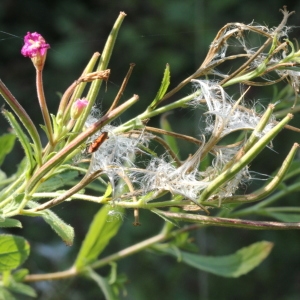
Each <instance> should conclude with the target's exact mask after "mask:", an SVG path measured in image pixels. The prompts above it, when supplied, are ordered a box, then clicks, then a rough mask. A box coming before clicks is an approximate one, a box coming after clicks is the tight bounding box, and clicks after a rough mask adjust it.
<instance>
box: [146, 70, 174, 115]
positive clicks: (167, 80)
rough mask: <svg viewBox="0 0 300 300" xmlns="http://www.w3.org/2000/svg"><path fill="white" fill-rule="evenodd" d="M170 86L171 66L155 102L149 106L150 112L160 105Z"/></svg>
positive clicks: (165, 74) (165, 73) (166, 72)
mask: <svg viewBox="0 0 300 300" xmlns="http://www.w3.org/2000/svg"><path fill="white" fill-rule="evenodd" d="M169 85H170V66H169V64H167V65H166V68H165V72H164V76H163V79H162V82H161V85H160V88H159V90H158V92H157V94H156V96H155V98H154V100H153V101H152V103H151V104H150V105H149V107H148V109H149V110H153V109H154V108H155V107H156V106H157V105H158V103H159V101H160V100H161V99H162V98H163V96H164V95H165V94H166V92H167V90H168V87H169Z"/></svg>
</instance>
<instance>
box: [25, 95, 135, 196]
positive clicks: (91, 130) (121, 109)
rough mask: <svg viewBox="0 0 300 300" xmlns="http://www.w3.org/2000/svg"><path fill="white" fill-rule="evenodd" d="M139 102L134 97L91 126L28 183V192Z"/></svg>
mask: <svg viewBox="0 0 300 300" xmlns="http://www.w3.org/2000/svg"><path fill="white" fill-rule="evenodd" d="M137 101H138V96H137V95H134V96H133V97H132V98H131V99H129V100H127V101H126V102H125V103H123V104H122V105H120V106H118V107H117V108H116V109H114V110H113V111H111V112H110V113H109V114H107V115H105V116H103V117H102V118H101V119H100V120H99V121H97V122H96V123H94V124H93V125H91V126H90V127H89V128H87V129H86V130H85V131H84V132H82V133H81V134H79V135H78V136H77V137H76V138H75V139H74V140H72V141H71V142H70V143H69V144H68V145H67V146H66V147H65V148H63V149H62V150H61V151H59V152H58V153H56V154H55V155H54V156H53V157H52V158H51V159H49V160H48V161H47V162H46V163H45V164H44V165H43V166H42V167H41V168H40V169H39V170H38V171H37V172H36V173H35V174H34V175H33V176H32V178H31V180H30V181H29V182H28V186H27V189H26V190H27V192H28V193H31V191H32V190H34V188H35V185H36V184H37V183H38V182H39V181H40V180H41V179H42V178H43V176H45V175H46V174H47V173H48V172H49V171H51V170H52V168H54V167H55V166H57V165H58V164H61V163H62V161H64V159H65V158H66V157H68V155H69V154H70V153H72V152H73V151H76V150H77V148H78V147H79V146H80V145H81V144H82V143H83V142H84V141H86V140H87V139H88V137H90V136H91V135H93V134H94V133H96V132H97V131H98V130H99V129H100V128H101V127H103V126H104V125H106V124H107V123H109V122H111V121H112V120H113V119H114V118H117V117H118V116H119V115H120V114H122V113H123V112H124V111H125V110H126V109H128V108H129V107H130V106H132V105H133V104H134V103H135V102H137Z"/></svg>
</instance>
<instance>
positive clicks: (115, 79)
mask: <svg viewBox="0 0 300 300" xmlns="http://www.w3.org/2000/svg"><path fill="white" fill-rule="evenodd" d="M284 4H285V5H287V6H288V9H289V10H296V12H298V13H299V14H300V2H299V1H279V0H277V1H274V0H273V1H271V0H268V1H257V0H253V1H238V0H206V1H205V0H202V1H201V0H200V1H197V0H187V1H182V0H171V1H162V0H153V1H149V0H145V1H138V0H121V1H104V0H102V1H101V0H98V1H96V0H86V1H83V0H82V1H80V0H52V1H41V0H31V1H24V0H2V1H1V2H0V30H1V31H3V32H7V33H8V34H6V33H3V32H2V33H0V76H1V79H2V80H3V81H4V83H5V84H6V85H7V86H8V88H9V89H10V90H11V92H12V93H13V94H14V95H15V97H16V98H17V99H18V100H19V101H20V102H21V104H22V105H23V106H24V107H25V108H26V109H27V110H28V113H29V115H30V116H31V117H32V119H33V120H34V122H35V123H42V118H41V115H40V111H39V107H38V105H37V99H36V94H35V86H34V82H35V77H34V75H35V71H34V68H33V66H32V64H31V62H30V60H29V59H26V58H23V57H22V56H21V55H20V49H21V47H22V44H23V36H24V35H25V34H26V32H27V31H31V32H32V31H37V32H39V33H41V34H42V35H43V36H44V37H45V39H46V40H47V42H48V43H50V44H51V49H50V50H49V51H48V57H47V63H46V68H45V71H44V87H45V92H46V97H47V101H48V105H49V109H50V111H51V112H52V113H55V112H56V109H57V105H58V102H59V96H58V93H62V92H64V90H65V89H66V88H67V87H68V86H69V85H70V84H71V83H72V82H73V81H74V80H75V79H76V78H78V76H79V75H80V74H81V72H82V70H83V68H84V67H85V64H86V63H87V62H88V60H89V59H90V57H91V55H92V54H93V53H94V52H96V51H100V52H101V51H102V47H103V45H104V42H105V40H106V37H107V35H108V34H109V32H110V29H111V26H112V25H113V23H114V21H115V19H116V18H117V16H118V14H119V11H125V12H126V13H127V17H126V18H125V21H124V23H123V25H122V28H121V31H120V34H119V38H118V40H117V43H116V46H115V51H114V54H113V56H112V60H111V63H110V65H109V68H111V70H112V72H111V77H110V80H109V82H108V86H107V92H106V93H104V92H102V93H101V94H100V95H99V97H98V103H99V104H101V107H102V108H103V109H105V108H107V107H108V106H109V104H110V103H111V101H112V99H113V97H114V95H115V94H116V93H117V91H118V88H119V86H120V84H121V82H122V80H123V77H124V75H125V74H126V72H127V69H128V66H129V63H131V62H134V63H136V67H135V69H134V72H133V75H132V77H131V80H130V83H129V86H128V88H127V90H126V92H125V94H124V97H123V100H125V99H127V98H129V97H131V96H132V94H138V95H139V96H140V101H139V103H138V104H137V105H136V106H135V108H134V109H133V110H132V115H131V116H133V115H134V114H136V113H137V111H143V109H144V108H145V107H146V104H147V103H149V101H151V100H152V99H153V97H154V96H155V94H156V92H157V89H158V87H159V84H160V81H161V76H162V73H163V70H164V68H165V64H166V63H169V64H170V66H171V75H172V79H171V80H172V81H171V82H172V85H173V86H175V85H176V84H177V83H178V82H180V81H181V80H183V79H184V78H186V77H187V76H189V75H190V74H192V73H193V72H194V70H195V69H196V68H198V66H199V65H200V64H201V62H202V60H203V59H204V57H205V54H206V52H207V50H208V46H209V44H210V42H211V41H212V39H213V38H214V36H215V35H216V33H217V31H218V30H219V29H220V28H221V27H222V26H224V25H225V24H226V23H228V22H243V23H250V22H251V21H252V20H255V21H257V22H259V23H261V24H266V25H269V26H271V27H272V26H276V25H278V24H279V22H280V21H281V19H282V18H281V17H282V15H281V13H279V8H281V7H282V6H283V5H284ZM299 14H297V15H295V16H293V17H291V18H290V21H289V24H293V25H296V26H299V25H300V18H299ZM11 35H14V36H11ZM298 35H299V30H298V29H297V28H295V30H294V33H293V34H292V36H295V37H298ZM190 92H191V87H187V88H186V89H183V90H182V91H180V93H179V95H177V97H176V99H178V98H179V97H180V96H185V95H187V94H188V93H190ZM251 93H252V94H251V97H253V98H254V99H261V100H262V101H264V103H267V102H268V101H269V100H270V99H271V97H272V92H271V90H269V92H268V90H267V92H265V94H261V93H260V91H256V90H254V92H251ZM2 103H3V102H2V100H0V104H1V105H2ZM129 114H131V112H128V114H127V115H126V116H125V117H122V119H123V120H125V119H126V118H128V117H129ZM178 120H180V122H178ZM198 120H199V116H197V113H196V112H190V113H187V112H186V111H178V112H177V111H176V112H174V114H173V115H172V116H170V122H172V121H173V123H174V122H175V123H174V129H175V130H176V131H178V132H182V133H189V134H193V135H195V134H196V133H197V132H198V130H197V129H198V126H199V121H198ZM156 121H158V120H154V123H153V124H151V125H155V122H156ZM0 122H1V123H0V130H1V132H6V131H7V129H8V125H7V123H6V122H5V120H4V119H3V118H1V120H0ZM293 122H294V125H297V124H298V123H299V121H297V118H295V120H294V121H293ZM297 122H298V123H297ZM296 140H299V137H298V136H296V135H293V136H292V135H291V137H289V138H287V137H286V136H284V135H283V134H282V135H280V136H279V139H278V142H276V140H275V142H274V147H275V149H276V151H277V152H278V154H276V153H275V152H274V153H273V152H272V153H270V151H269V152H266V153H265V154H263V155H265V156H264V157H263V158H262V160H260V161H259V162H258V163H256V164H255V163H254V164H253V166H252V167H253V169H255V170H258V171H260V172H263V173H270V172H272V171H274V170H275V169H276V168H277V167H278V166H279V164H280V161H282V157H284V155H286V153H287V151H288V149H289V148H290V147H291V145H292V142H293V141H296ZM194 150H195V149H193V148H182V157H185V156H186V155H187V154H188V153H191V152H192V151H194ZM22 157H23V152H22V150H21V149H20V148H18V146H16V149H15V151H14V152H13V155H11V156H10V157H9V159H8V161H7V162H6V164H5V165H4V166H3V169H4V170H5V171H6V172H7V173H13V172H14V171H15V165H16V163H18V162H19V161H20V160H21V159H22ZM261 161H263V162H265V163H264V164H261ZM266 162H267V163H266ZM298 197H299V195H297V197H296V196H295V195H294V196H292V197H290V198H288V199H285V201H291V203H296V204H294V205H297V198H298ZM293 201H294V202H293ZM96 209H98V208H97V207H96V205H95V204H90V203H80V202H74V203H65V204H62V205H60V206H59V207H57V208H56V209H55V211H56V213H57V214H58V215H60V216H61V217H62V218H63V219H64V220H66V222H67V223H70V224H72V225H73V226H74V227H75V230H76V240H75V245H74V246H73V247H72V248H68V247H66V246H65V245H64V244H63V243H62V242H61V241H60V240H59V238H58V237H57V236H56V235H55V234H54V233H52V231H51V230H50V229H49V228H48V226H47V225H45V224H44V223H43V222H42V221H41V220H39V219H37V218H35V219H31V220H30V219H28V218H26V219H24V220H22V221H23V222H24V223H23V224H24V229H23V230H14V231H11V232H13V233H16V234H20V235H24V236H25V237H27V238H28V240H29V241H30V243H31V245H32V255H31V257H30V259H29V261H28V262H27V263H26V267H28V268H29V269H30V270H31V272H32V273H38V272H55V271H57V270H64V269H66V268H68V267H69V266H70V265H71V264H72V263H73V260H74V258H75V256H76V253H77V252H76V251H77V249H78V247H79V246H80V243H81V242H82V240H83V238H84V235H85V233H86V231H87V228H88V225H89V223H90V220H91V219H92V217H93V215H94V213H95V210H96ZM142 223H143V225H142V226H141V227H139V228H136V227H133V226H132V213H131V212H130V211H128V212H127V214H126V216H125V219H124V225H123V227H122V229H121V232H120V233H119V234H118V236H117V237H116V238H115V239H114V241H113V243H112V245H111V247H110V249H107V253H112V252H115V251H117V250H119V249H122V247H126V246H129V245H131V244H132V243H134V242H137V241H140V240H142V239H145V238H147V237H150V236H151V235H152V234H153V233H154V232H157V231H158V230H159V229H160V226H161V225H162V222H161V221H160V220H158V218H157V217H156V216H154V215H150V214H149V213H148V212H142ZM155 230H156V231H155ZM194 237H195V242H196V243H197V244H198V245H199V247H200V251H201V253H206V254H210V255H225V254H229V253H232V252H234V251H236V250H237V249H239V248H240V247H244V246H247V245H249V244H251V243H252V242H255V241H259V240H268V241H273V242H275V248H274V250H273V252H272V254H271V256H270V257H269V258H268V259H267V260H266V261H265V262H264V263H263V264H262V265H261V266H260V267H258V268H257V269H255V270H254V271H252V272H251V273H250V274H248V275H245V276H243V277H241V278H239V279H225V278H221V277H216V276H214V275H210V274H206V273H204V272H200V271H197V270H195V269H192V268H190V267H187V266H185V265H182V264H178V263H176V262H175V260H174V259H172V258H169V257H157V256H156V255H154V254H152V253H147V252H144V253H140V254H138V255H136V256H134V257H129V258H127V259H125V260H123V261H120V262H119V272H121V273H123V272H124V273H127V275H128V278H129V281H128V284H127V286H126V287H127V291H128V296H127V298H126V299H174V300H181V299H191V300H192V299H203V300H204V299H255V298H258V299H284V300H286V299H288V300H293V299H299V295H300V271H299V268H300V262H299V248H300V242H299V233H297V232H294V231H289V232H269V231H264V232H253V231H245V230H233V229H224V228H207V229H205V230H202V231H201V232H200V231H199V232H198V233H197V234H195V235H194ZM107 272H108V269H107V270H101V274H102V275H106V274H107ZM35 287H37V288H38V290H39V293H40V294H39V295H40V296H39V299H72V300H74V299H75V300H76V299H102V298H101V297H102V296H101V293H100V291H99V289H98V288H97V287H96V284H94V283H93V282H89V281H87V280H84V279H75V280H65V281H62V282H44V283H39V284H36V285H35Z"/></svg>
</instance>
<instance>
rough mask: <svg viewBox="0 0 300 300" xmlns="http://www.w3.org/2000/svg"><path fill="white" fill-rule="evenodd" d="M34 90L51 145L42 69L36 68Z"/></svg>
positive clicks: (49, 120) (51, 139)
mask: <svg viewBox="0 0 300 300" xmlns="http://www.w3.org/2000/svg"><path fill="white" fill-rule="evenodd" d="M36 90H37V95H38V100H39V104H40V108H41V112H42V115H43V119H44V122H45V125H46V128H47V132H46V133H47V136H48V138H49V143H50V145H53V143H54V141H53V129H52V125H51V119H50V115H49V111H48V107H47V103H46V99H45V94H44V88H43V72H42V70H38V69H36Z"/></svg>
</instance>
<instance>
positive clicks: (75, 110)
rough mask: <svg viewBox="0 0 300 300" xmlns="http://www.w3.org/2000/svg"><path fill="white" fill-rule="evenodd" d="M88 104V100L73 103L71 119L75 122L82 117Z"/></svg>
mask: <svg viewBox="0 0 300 300" xmlns="http://www.w3.org/2000/svg"><path fill="white" fill-rule="evenodd" d="M88 103H89V101H88V100H87V99H86V98H82V99H77V100H76V101H75V102H74V103H73V105H72V108H71V118H72V119H73V120H77V119H78V118H79V117H80V115H81V113H82V112H83V110H84V109H85V108H86V106H87V105H88Z"/></svg>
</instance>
